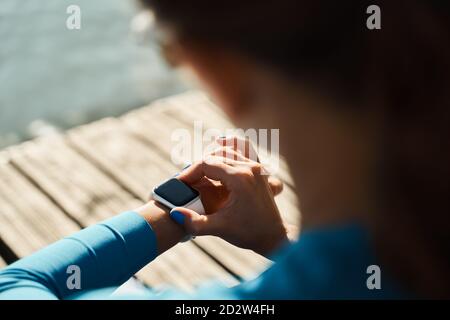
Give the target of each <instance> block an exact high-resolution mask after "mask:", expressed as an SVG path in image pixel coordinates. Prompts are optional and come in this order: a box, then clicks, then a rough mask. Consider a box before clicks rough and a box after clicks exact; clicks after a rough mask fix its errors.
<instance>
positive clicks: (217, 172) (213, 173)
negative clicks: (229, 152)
mask: <svg viewBox="0 0 450 320" xmlns="http://www.w3.org/2000/svg"><path fill="white" fill-rule="evenodd" d="M234 172H235V169H234V168H233V167H232V166H229V165H228V164H225V163H224V162H223V161H222V160H221V159H220V158H219V157H208V158H206V159H205V160H203V161H199V162H197V163H195V164H193V165H191V166H190V167H189V168H187V169H186V170H185V171H183V172H181V173H180V175H179V177H178V178H179V179H180V180H182V181H183V182H185V183H187V184H189V185H192V184H195V183H196V182H198V181H199V180H200V179H202V178H203V177H207V178H210V179H213V180H216V181H220V182H222V184H223V185H225V186H229V185H230V184H231V183H232V182H233V179H234V176H233V173H234Z"/></svg>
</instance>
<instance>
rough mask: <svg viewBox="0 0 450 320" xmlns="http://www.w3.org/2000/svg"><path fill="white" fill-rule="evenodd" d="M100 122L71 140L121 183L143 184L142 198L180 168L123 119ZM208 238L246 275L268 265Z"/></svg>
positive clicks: (224, 258) (156, 134) (80, 130)
mask: <svg viewBox="0 0 450 320" xmlns="http://www.w3.org/2000/svg"><path fill="white" fill-rule="evenodd" d="M152 112H153V110H152ZM159 112H160V111H159V110H157V109H156V111H154V113H156V114H159ZM154 119H157V118H154ZM147 123H148V125H149V126H150V127H151V128H153V131H152V133H153V135H152V136H151V137H157V140H158V141H159V142H164V141H163V139H161V138H162V136H163V134H164V133H161V132H159V131H158V130H157V128H158V127H156V126H153V123H152V122H147ZM101 125H102V128H101V129H99V128H98V124H96V125H95V126H89V125H87V126H83V127H78V128H76V129H73V130H71V131H70V132H68V135H67V137H68V140H69V141H70V142H69V143H70V144H72V145H73V146H74V148H76V149H78V150H79V151H80V152H81V153H83V154H85V156H86V157H88V158H91V159H92V161H93V162H95V163H97V165H98V166H99V167H101V168H102V169H103V170H107V172H108V174H109V175H111V176H113V177H115V179H116V180H118V182H119V183H121V184H124V185H125V186H126V185H127V184H128V183H129V182H131V181H133V183H134V184H136V185H138V184H140V185H141V186H140V187H138V186H135V187H133V189H135V190H136V193H137V194H138V195H140V196H141V197H142V200H146V199H147V197H148V193H149V192H148V191H149V190H151V188H152V187H154V186H155V185H157V184H159V183H160V182H161V181H163V180H164V179H166V178H167V177H169V176H171V175H173V174H175V173H176V172H177V171H178V170H179V168H177V167H176V166H175V165H173V164H172V163H171V161H170V160H169V159H167V154H166V153H162V152H161V151H160V150H159V148H158V147H154V149H152V148H150V147H149V145H148V143H150V144H151V145H153V144H156V145H158V143H159V142H156V141H155V142H153V138H152V139H151V140H149V141H148V142H147V144H146V143H144V142H142V140H141V139H139V138H137V137H136V136H135V135H134V134H132V133H131V132H130V131H129V130H127V129H126V128H125V127H124V126H123V123H122V122H120V121H118V120H115V119H107V120H104V121H102V122H101ZM106 137H109V138H110V139H109V141H111V143H108V142H106V140H107V139H106ZM119 150H121V151H119ZM106 155H107V156H106ZM161 155H166V158H165V159H164V158H162V157H161ZM152 159H153V160H152ZM155 159H156V162H155ZM207 239H209V242H208V246H202V248H204V249H205V248H206V247H208V250H207V251H208V253H209V254H212V255H213V256H215V257H216V258H217V259H218V260H219V261H221V262H223V261H227V263H226V264H225V265H226V267H227V268H228V269H230V270H231V271H233V272H234V273H235V274H237V275H239V276H241V277H243V278H248V277H251V276H253V275H254V274H255V273H256V272H259V271H261V270H263V269H264V268H265V267H267V259H265V258H262V257H261V256H259V255H256V254H255V253H253V252H252V253H250V252H249V251H244V250H242V249H238V248H235V247H232V248H233V249H232V251H233V252H234V254H235V256H234V257H233V256H231V257H230V250H228V251H227V250H223V249H222V248H223V247H224V246H228V247H230V245H228V244H224V241H223V240H220V239H217V238H213V237H207ZM202 241H203V242H205V241H206V238H205V240H203V239H202V240H199V241H198V242H197V240H195V242H196V243H203V242H202ZM214 243H218V244H220V246H219V247H216V249H220V250H214V248H213V244H214ZM239 255H245V256H248V255H252V256H253V259H248V258H243V257H241V258H239ZM242 261H247V265H245V266H244V265H243V263H242ZM250 266H251V267H250ZM250 269H251V271H250Z"/></svg>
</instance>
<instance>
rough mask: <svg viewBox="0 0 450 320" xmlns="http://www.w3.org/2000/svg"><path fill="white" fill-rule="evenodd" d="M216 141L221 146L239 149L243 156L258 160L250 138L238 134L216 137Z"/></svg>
mask: <svg viewBox="0 0 450 320" xmlns="http://www.w3.org/2000/svg"><path fill="white" fill-rule="evenodd" d="M216 143H217V144H219V145H221V146H226V147H231V148H233V149H234V150H236V151H239V152H240V153H242V154H243V155H244V157H246V158H248V159H250V160H252V161H256V162H259V158H258V154H257V152H256V151H255V148H254V147H253V145H252V143H251V141H250V140H248V139H246V138H242V137H238V136H229V137H220V138H217V139H216Z"/></svg>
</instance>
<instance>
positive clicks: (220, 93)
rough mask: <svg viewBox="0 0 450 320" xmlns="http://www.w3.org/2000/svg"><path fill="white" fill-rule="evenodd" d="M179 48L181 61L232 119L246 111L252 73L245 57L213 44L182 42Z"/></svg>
mask: <svg viewBox="0 0 450 320" xmlns="http://www.w3.org/2000/svg"><path fill="white" fill-rule="evenodd" d="M179 50H180V51H179V57H180V60H181V62H182V63H183V64H184V65H186V66H188V67H190V68H191V69H192V71H193V72H194V74H195V75H196V76H197V77H198V79H199V80H200V82H201V83H202V85H203V86H204V87H205V89H206V90H208V92H210V93H211V95H212V96H213V98H214V99H215V100H216V101H217V102H218V104H219V105H220V106H221V107H222V108H223V110H224V111H225V113H226V114H227V115H228V116H229V117H230V118H231V120H232V121H234V122H235V120H237V119H239V118H242V117H243V116H244V115H245V114H246V113H247V112H248V111H249V106H250V105H251V101H249V100H250V99H251V97H252V96H253V92H252V90H253V89H252V86H251V85H250V84H251V83H252V81H251V77H252V74H253V73H252V72H251V68H252V66H251V64H250V63H249V62H248V61H247V60H246V59H245V58H243V57H241V56H240V55H239V54H237V53H232V52H230V51H226V50H224V49H222V48H219V47H216V46H212V45H198V44H193V43H189V44H184V43H183V44H180V48H179Z"/></svg>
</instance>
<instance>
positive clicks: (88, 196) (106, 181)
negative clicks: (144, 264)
mask: <svg viewBox="0 0 450 320" xmlns="http://www.w3.org/2000/svg"><path fill="white" fill-rule="evenodd" d="M95 128H96V130H98V131H101V130H102V127H101V123H99V124H95ZM10 154H11V156H12V160H13V161H14V162H15V163H17V165H18V166H19V167H20V168H22V169H23V170H24V172H26V174H27V175H29V176H30V177H31V178H32V179H33V180H34V181H35V182H36V184H38V185H40V186H41V187H42V188H43V189H44V190H46V192H47V193H48V195H49V196H50V197H51V198H53V199H54V200H55V201H56V202H57V203H59V204H60V206H61V207H62V208H63V209H64V210H65V211H66V212H67V213H68V214H69V215H71V216H73V217H74V218H75V219H76V220H77V221H79V222H80V224H82V225H84V226H87V225H90V224H92V223H95V222H98V221H99V220H102V219H105V218H108V217H110V216H111V215H113V214H115V213H118V212H121V211H125V210H129V209H132V208H136V207H138V206H140V205H142V201H141V200H139V199H136V198H135V197H133V196H132V195H131V194H130V193H128V192H127V191H125V190H124V189H122V188H121V187H120V186H119V185H117V184H116V183H115V181H114V180H112V179H111V178H109V177H108V176H107V175H105V174H104V173H103V172H100V171H99V170H98V169H97V168H96V167H95V166H94V165H93V164H92V163H91V162H89V161H88V160H87V159H85V158H84V157H82V156H81V155H80V154H79V153H77V152H75V151H74V150H73V149H72V148H71V147H69V146H68V145H67V144H66V143H65V141H64V138H63V137H60V136H54V137H49V138H45V139H40V140H37V141H34V142H32V143H27V144H26V145H25V146H24V147H23V148H22V150H15V149H14V150H11V151H10ZM181 250H182V249H181V248H177V247H175V248H173V250H170V251H168V252H166V253H165V254H163V255H161V256H160V257H158V259H156V260H155V261H154V262H152V263H151V264H150V266H149V267H148V268H146V270H145V271H142V272H141V273H140V274H141V275H142V274H145V277H143V278H144V279H145V280H146V282H147V283H149V284H150V285H151V286H156V285H160V284H161V283H162V282H164V279H167V277H166V278H161V277H159V278H158V277H157V275H158V274H164V273H168V274H172V275H178V274H180V272H179V270H180V269H182V268H184V270H185V271H183V272H184V273H183V275H185V274H186V273H191V274H192V276H191V277H187V276H186V277H184V279H180V278H182V276H179V277H176V276H172V277H171V278H170V280H172V281H173V282H171V283H169V284H172V285H174V286H177V287H180V288H182V289H185V290H192V289H193V287H194V286H195V285H196V283H195V282H194V281H196V280H197V279H198V276H197V274H198V272H199V271H198V270H196V269H195V268H194V267H195V266H194V265H193V264H192V263H190V262H189V261H188V262H185V263H184V264H183V266H181V265H178V266H175V265H173V264H172V265H171V264H168V262H167V261H168V259H170V258H171V257H172V256H175V257H178V256H180V251H181ZM184 250H187V249H184ZM194 250H195V249H194ZM195 253H196V255H197V256H199V255H203V256H205V255H204V253H202V252H197V251H195ZM205 257H206V256H205ZM202 258H204V257H202ZM178 260H179V261H180V263H181V261H182V259H178ZM210 262H211V264H212V265H213V266H211V267H210V266H207V268H208V267H210V269H211V270H215V271H217V272H216V274H215V275H216V276H218V278H219V279H221V280H222V281H223V282H224V283H225V284H226V285H232V284H235V283H236V281H235V279H233V277H231V276H230V275H229V274H228V273H226V272H225V270H222V272H220V273H218V270H219V268H218V266H217V267H214V264H215V263H214V261H212V260H210ZM207 268H206V269H207ZM156 269H157V270H159V271H158V272H153V270H156ZM210 269H207V271H204V273H203V275H204V278H203V280H209V279H210V274H211V273H212V272H211V270H210Z"/></svg>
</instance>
